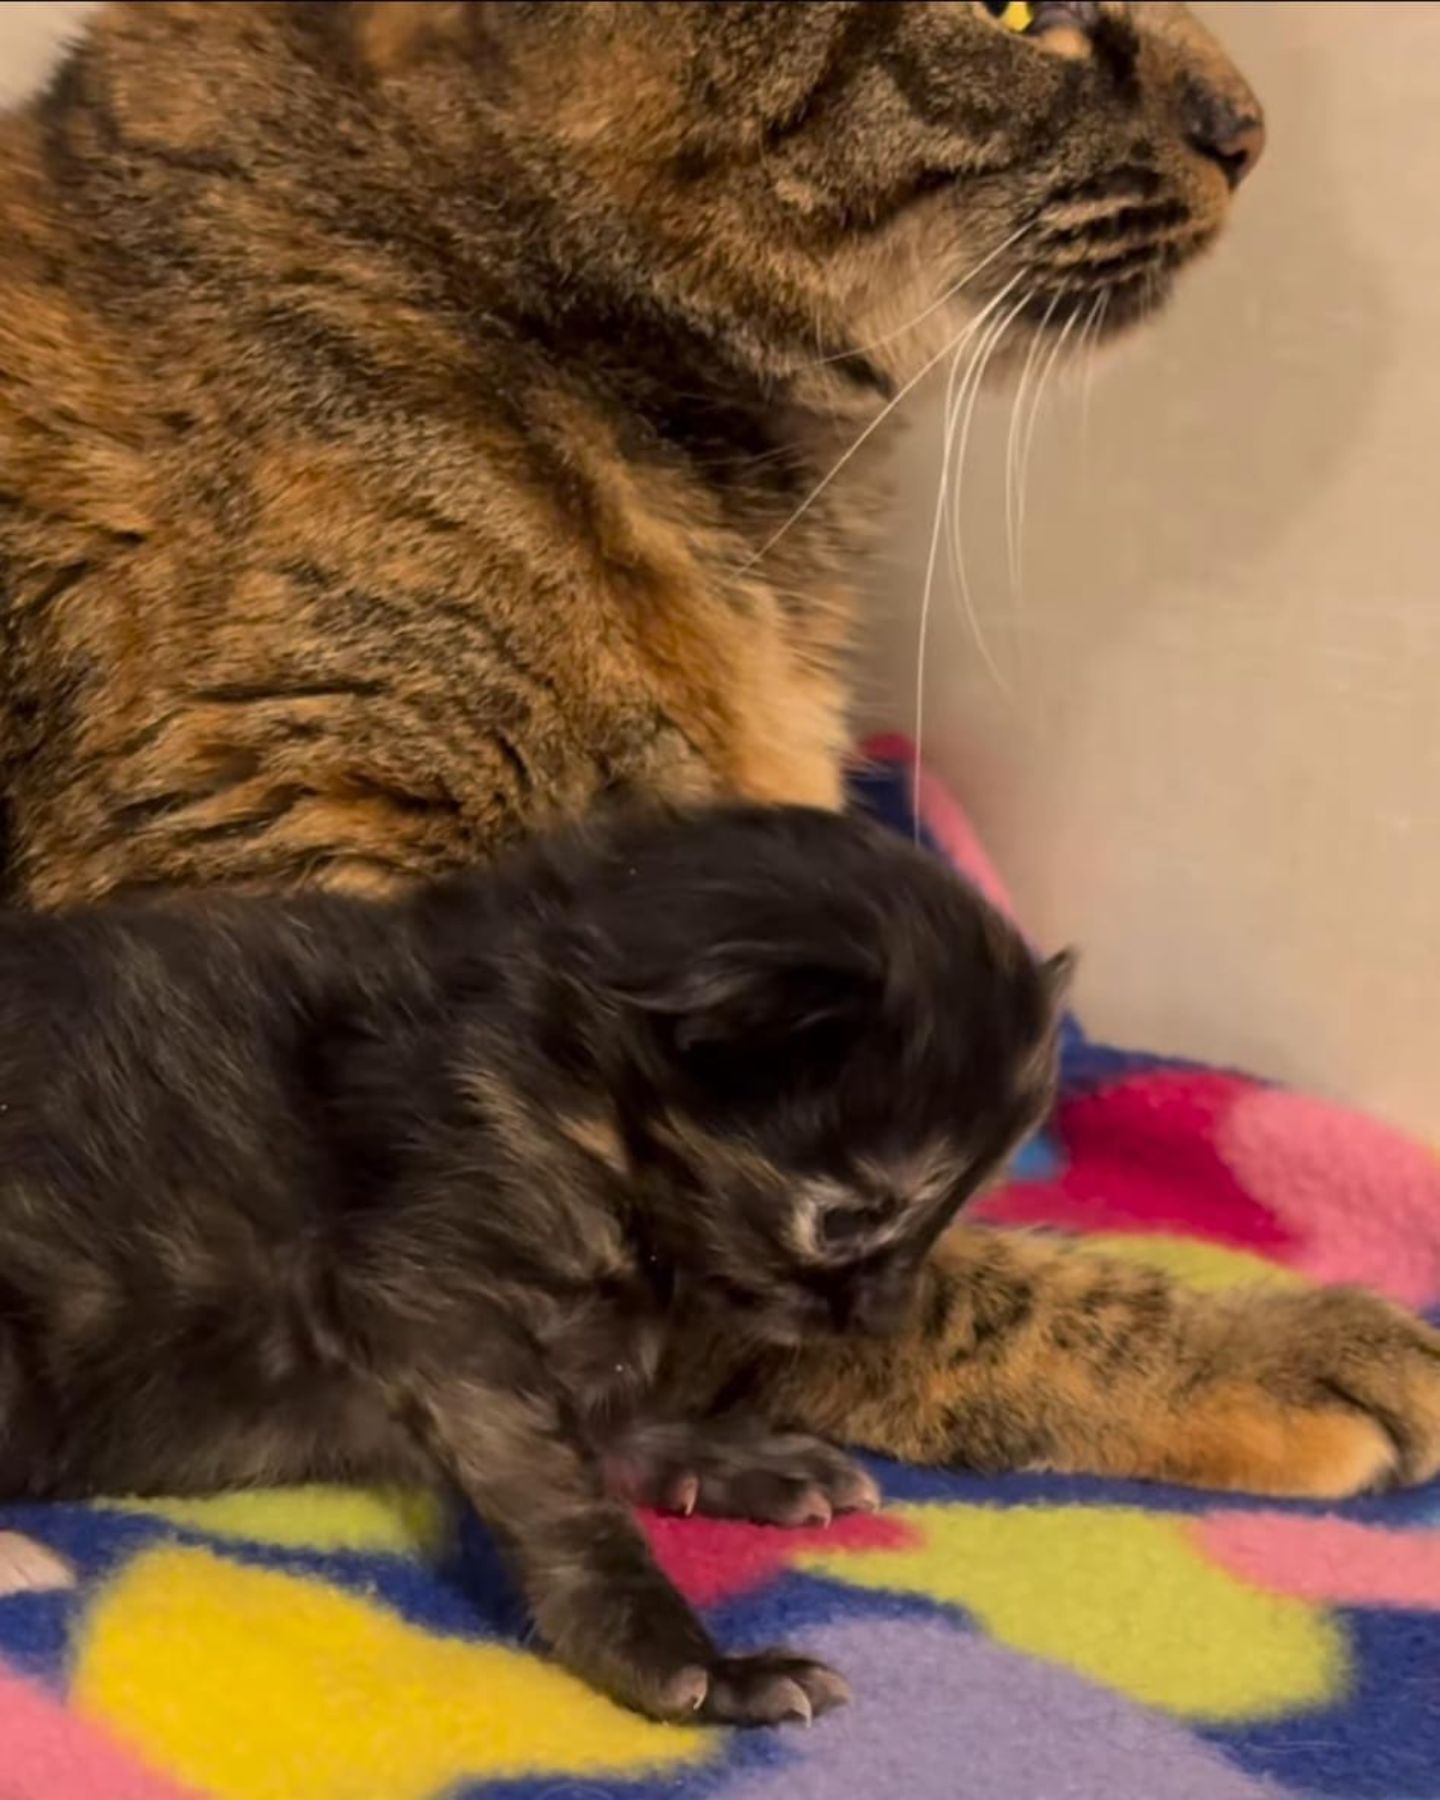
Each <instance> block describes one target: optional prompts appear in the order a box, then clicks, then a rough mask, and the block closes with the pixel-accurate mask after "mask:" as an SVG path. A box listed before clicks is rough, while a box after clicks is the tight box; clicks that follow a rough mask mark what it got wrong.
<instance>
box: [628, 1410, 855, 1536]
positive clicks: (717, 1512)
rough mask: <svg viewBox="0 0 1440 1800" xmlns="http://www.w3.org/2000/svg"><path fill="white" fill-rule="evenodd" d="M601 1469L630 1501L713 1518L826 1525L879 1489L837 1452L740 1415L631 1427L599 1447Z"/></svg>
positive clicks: (781, 1523)
mask: <svg viewBox="0 0 1440 1800" xmlns="http://www.w3.org/2000/svg"><path fill="white" fill-rule="evenodd" d="M604 1467H605V1473H606V1476H607V1478H608V1480H609V1482H610V1485H611V1487H612V1488H613V1489H614V1491H615V1492H616V1493H619V1494H623V1495H624V1497H625V1498H626V1499H627V1500H631V1501H633V1502H634V1503H635V1504H636V1505H637V1506H653V1507H657V1508H659V1509H660V1510H661V1511H663V1512H677V1513H686V1514H689V1513H695V1512H698V1513H702V1514H705V1515H707V1516H708V1517H710V1518H715V1519H750V1520H753V1521H754V1522H755V1523H757V1524H761V1525H791V1526H800V1525H828V1524H829V1523H830V1521H831V1519H832V1518H834V1516H835V1515H836V1514H837V1513H847V1512H874V1511H875V1509H876V1508H877V1507H878V1506H879V1504H880V1490H879V1488H878V1487H877V1486H876V1484H875V1483H874V1481H872V1480H871V1478H870V1477H869V1476H868V1475H867V1474H866V1473H865V1471H864V1469H862V1468H861V1467H860V1465H859V1464H858V1463H857V1462H855V1461H854V1460H853V1459H852V1458H851V1457H848V1456H846V1455H845V1453H844V1452H843V1451H841V1450H836V1449H834V1448H833V1447H832V1446H831V1445H829V1444H826V1443H822V1441H821V1440H820V1439H819V1438H814V1437H808V1436H806V1435H805V1434H804V1433H801V1432H782V1431H776V1430H774V1429H773V1427H771V1426H769V1425H767V1424H765V1423H764V1422H763V1421H762V1420H761V1419H758V1418H748V1417H745V1416H744V1415H740V1416H738V1417H737V1416H735V1415H727V1416H724V1417H720V1418H712V1419H699V1420H694V1421H685V1422H677V1423H660V1422H653V1423H648V1424H642V1425H636V1426H633V1427H632V1428H631V1429H630V1430H629V1431H626V1432H625V1433H623V1434H622V1435H621V1436H620V1437H619V1438H617V1439H616V1441H615V1442H614V1443H613V1444H609V1445H607V1446H606V1450H605V1457H604Z"/></svg>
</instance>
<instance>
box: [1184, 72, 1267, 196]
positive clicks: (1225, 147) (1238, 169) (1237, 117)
mask: <svg viewBox="0 0 1440 1800" xmlns="http://www.w3.org/2000/svg"><path fill="white" fill-rule="evenodd" d="M1184 105H1185V133H1186V136H1187V137H1188V138H1189V140H1190V144H1191V147H1192V148H1193V149H1196V150H1198V151H1199V152H1200V154H1201V155H1202V156H1204V157H1207V158H1208V159H1209V160H1210V161H1211V162H1213V163H1216V164H1218V166H1219V168H1220V169H1221V171H1222V172H1223V174H1224V176H1225V179H1226V180H1227V181H1228V182H1229V183H1230V185H1231V187H1232V188H1237V187H1239V185H1240V183H1241V182H1242V181H1243V180H1244V179H1245V177H1246V176H1247V175H1248V174H1249V173H1250V171H1251V170H1252V169H1253V168H1254V167H1255V165H1256V163H1257V162H1259V160H1260V157H1261V154H1262V152H1263V151H1264V149H1265V115H1264V113H1263V112H1262V111H1261V108H1260V102H1259V101H1258V100H1256V98H1255V97H1254V95H1253V94H1250V93H1248V92H1246V93H1245V94H1244V96H1243V98H1242V97H1239V96H1235V95H1230V94H1222V93H1220V92H1219V91H1218V89H1216V88H1212V87H1209V86H1207V85H1205V84H1204V83H1201V82H1195V83H1192V84H1191V86H1190V87H1189V88H1188V89H1187V90H1186V94H1185V102H1184Z"/></svg>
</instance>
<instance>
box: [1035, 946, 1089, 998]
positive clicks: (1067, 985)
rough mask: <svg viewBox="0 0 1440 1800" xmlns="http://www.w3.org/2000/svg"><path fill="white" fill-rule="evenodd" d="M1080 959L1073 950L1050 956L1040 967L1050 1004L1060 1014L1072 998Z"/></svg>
mask: <svg viewBox="0 0 1440 1800" xmlns="http://www.w3.org/2000/svg"><path fill="white" fill-rule="evenodd" d="M1079 961H1080V958H1079V956H1078V954H1077V953H1076V951H1075V950H1074V949H1072V948H1067V949H1064V950H1061V951H1060V952H1059V953H1058V954H1057V955H1055V956H1050V957H1047V958H1046V959H1045V961H1044V962H1043V963H1041V965H1040V978H1041V980H1042V981H1043V982H1044V984H1045V992H1046V994H1047V996H1048V997H1049V1000H1050V1004H1051V1005H1052V1006H1053V1007H1054V1008H1055V1010H1056V1011H1057V1012H1059V1011H1060V1010H1061V1009H1062V1008H1063V1007H1064V1005H1065V1003H1066V1001H1067V1000H1068V999H1069V998H1070V989H1071V988H1072V987H1073V986H1074V984H1075V970H1076V967H1077V966H1078V964H1079Z"/></svg>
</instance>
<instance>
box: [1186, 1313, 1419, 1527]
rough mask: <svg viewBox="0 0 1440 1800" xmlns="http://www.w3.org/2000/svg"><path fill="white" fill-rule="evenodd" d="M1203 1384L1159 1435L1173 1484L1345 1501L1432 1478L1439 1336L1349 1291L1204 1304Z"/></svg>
mask: <svg viewBox="0 0 1440 1800" xmlns="http://www.w3.org/2000/svg"><path fill="white" fill-rule="evenodd" d="M1197 1322H1198V1323H1199V1324H1200V1325H1201V1326H1202V1328H1203V1338H1202V1342H1203V1346H1204V1348H1203V1354H1204V1357H1205V1364H1206V1367H1205V1379H1204V1380H1203V1382H1197V1383H1195V1384H1194V1385H1193V1386H1192V1387H1191V1389H1190V1391H1189V1393H1188V1395H1187V1396H1186V1398H1185V1400H1184V1403H1183V1404H1182V1405H1180V1406H1178V1407H1177V1408H1176V1409H1175V1410H1174V1411H1173V1412H1172V1414H1171V1421H1170V1423H1169V1425H1168V1427H1165V1428H1162V1429H1163V1431H1164V1436H1165V1437H1168V1439H1169V1442H1168V1445H1167V1446H1166V1457H1165V1460H1166V1463H1167V1466H1166V1467H1164V1468H1163V1469H1161V1470H1158V1471H1156V1472H1157V1473H1161V1474H1163V1475H1165V1476H1168V1478H1169V1479H1172V1480H1179V1481H1189V1482H1194V1483H1198V1484H1200V1485H1203V1486H1207V1487H1224V1488H1237V1489H1243V1490H1246V1491H1248V1492H1251V1493H1262V1494H1276V1495H1291V1496H1303V1497H1307V1498H1314V1499H1326V1500H1330V1499H1343V1498H1345V1497H1346V1496H1348V1495H1351V1494H1359V1493H1365V1492H1367V1491H1373V1490H1375V1489H1380V1488H1387V1487H1396V1486H1411V1485H1414V1484H1415V1483H1417V1482H1422V1481H1428V1480H1429V1479H1430V1478H1431V1477H1432V1476H1434V1475H1435V1474H1436V1473H1437V1472H1440V1332H1437V1331H1435V1330H1433V1329H1432V1328H1431V1327H1430V1326H1428V1325H1426V1324H1425V1323H1424V1322H1423V1321H1422V1320H1420V1319H1417V1318H1415V1317H1413V1316H1412V1315H1411V1314H1409V1313H1406V1312H1403V1311H1402V1310H1401V1309H1400V1308H1399V1307H1397V1306H1392V1305H1391V1304H1390V1303H1389V1302H1388V1301H1386V1300H1382V1299H1381V1298H1380V1297H1379V1296H1378V1295H1375V1294H1371V1293H1367V1292H1365V1291H1363V1290H1361V1289H1356V1288H1322V1289H1316V1290H1305V1291H1294V1290H1290V1289H1283V1290H1257V1291H1255V1292H1253V1293H1250V1294H1231V1295H1227V1296H1224V1297H1223V1299H1218V1300H1216V1301H1215V1302H1213V1303H1212V1304H1211V1306H1209V1307H1207V1308H1206V1309H1205V1311H1204V1313H1203V1314H1202V1315H1201V1317H1200V1319H1199V1320H1198V1321H1197Z"/></svg>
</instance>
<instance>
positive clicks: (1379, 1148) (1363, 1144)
mask: <svg viewBox="0 0 1440 1800" xmlns="http://www.w3.org/2000/svg"><path fill="white" fill-rule="evenodd" d="M1217 1143H1218V1147H1219V1150H1220V1154H1221V1155H1222V1156H1223V1157H1224V1159H1225V1161H1226V1162H1227V1163H1228V1164H1229V1166H1230V1168H1231V1169H1232V1170H1233V1171H1234V1173H1235V1176H1236V1178H1237V1179H1238V1180H1239V1181H1240V1182H1242V1183H1243V1184H1244V1186H1245V1187H1246V1189H1247V1190H1248V1191H1249V1192H1250V1193H1251V1194H1253V1195H1254V1196H1255V1198H1256V1199H1257V1200H1259V1201H1260V1202H1261V1203H1262V1204H1263V1205H1265V1206H1267V1207H1268V1208H1270V1210H1271V1211H1272V1212H1273V1213H1274V1214H1275V1215H1276V1217H1277V1218H1279V1219H1281V1220H1283V1221H1284V1222H1285V1223H1286V1224H1287V1225H1289V1226H1291V1227H1292V1228H1293V1229H1294V1231H1295V1233H1296V1235H1297V1237H1298V1238H1299V1240H1300V1241H1299V1243H1298V1245H1297V1247H1296V1248H1295V1250H1294V1251H1292V1252H1291V1253H1290V1254H1288V1255H1287V1256H1286V1258H1285V1261H1286V1262H1287V1263H1288V1264H1289V1265H1290V1267H1291V1268H1294V1269H1298V1270H1300V1271H1302V1272H1303V1273H1304V1274H1306V1275H1311V1276H1313V1277H1314V1278H1315V1279H1316V1280H1317V1281H1359V1282H1364V1283H1366V1284H1367V1285H1368V1286H1370V1287H1377V1288H1379V1289H1380V1291H1381V1292H1382V1293H1385V1294H1388V1295H1389V1296H1390V1297H1391V1299H1392V1300H1399V1301H1401V1302H1402V1303H1403V1304H1405V1305H1406V1306H1414V1307H1425V1306H1430V1305H1432V1304H1434V1302H1435V1301H1436V1300H1440V1159H1437V1158H1436V1157H1435V1156H1434V1155H1432V1154H1431V1152H1430V1151H1429V1150H1427V1149H1426V1148H1425V1146H1424V1145H1423V1144H1417V1143H1415V1142H1413V1140H1411V1139H1409V1138H1406V1137H1402V1136H1401V1135H1400V1133H1399V1132H1397V1131H1392V1130H1391V1129H1390V1128H1389V1127H1388V1126H1386V1125H1382V1124H1381V1123H1380V1122H1379V1120H1378V1119H1368V1118H1366V1117H1364V1115H1363V1114H1360V1113H1355V1112H1350V1111H1348V1110H1347V1109H1346V1108H1344V1107H1340V1106H1331V1105H1328V1104H1327V1103H1326V1102H1325V1101H1323V1100H1312V1099H1311V1098H1310V1097H1309V1096H1308V1095H1305V1094H1292V1093H1286V1092H1283V1091H1281V1090H1278V1089H1268V1088H1257V1089H1255V1090H1253V1091H1252V1092H1250V1093H1248V1094H1245V1095H1242V1096H1241V1097H1240V1098H1239V1099H1238V1100H1237V1101H1236V1103H1235V1104H1234V1106H1232V1107H1231V1108H1230V1111H1229V1113H1228V1114H1227V1115H1226V1117H1225V1118H1224V1119H1222V1120H1221V1122H1220V1125H1219V1129H1218V1133H1217Z"/></svg>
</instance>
